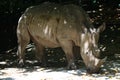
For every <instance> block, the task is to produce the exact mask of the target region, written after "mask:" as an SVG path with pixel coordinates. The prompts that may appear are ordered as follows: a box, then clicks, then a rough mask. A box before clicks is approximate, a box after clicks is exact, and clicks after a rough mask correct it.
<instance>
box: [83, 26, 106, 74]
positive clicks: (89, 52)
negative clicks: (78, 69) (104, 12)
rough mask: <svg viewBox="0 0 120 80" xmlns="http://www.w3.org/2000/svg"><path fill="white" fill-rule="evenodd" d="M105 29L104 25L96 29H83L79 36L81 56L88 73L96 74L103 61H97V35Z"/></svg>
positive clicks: (98, 52) (98, 51)
mask: <svg viewBox="0 0 120 80" xmlns="http://www.w3.org/2000/svg"><path fill="white" fill-rule="evenodd" d="M104 29H105V24H103V25H101V26H100V27H99V28H98V29H96V28H89V29H85V28H84V33H83V34H81V56H82V58H83V61H84V63H85V65H86V67H87V72H88V73H97V72H99V70H100V67H101V65H102V64H103V63H104V61H105V59H106V58H105V59H99V58H98V57H99V54H100V50H99V48H98V40H99V34H100V32H101V31H102V30H104Z"/></svg>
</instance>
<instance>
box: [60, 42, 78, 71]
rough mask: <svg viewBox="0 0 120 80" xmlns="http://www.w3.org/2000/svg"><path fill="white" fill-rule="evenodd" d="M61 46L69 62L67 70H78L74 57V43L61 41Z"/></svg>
mask: <svg viewBox="0 0 120 80" xmlns="http://www.w3.org/2000/svg"><path fill="white" fill-rule="evenodd" d="M60 45H61V47H62V49H63V50H64V52H65V55H66V58H67V61H68V65H67V68H68V69H76V68H77V67H76V65H75V61H74V55H73V42H72V41H69V40H61V41H60Z"/></svg>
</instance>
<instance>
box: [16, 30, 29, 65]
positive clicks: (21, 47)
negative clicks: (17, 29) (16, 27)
mask: <svg viewBox="0 0 120 80" xmlns="http://www.w3.org/2000/svg"><path fill="white" fill-rule="evenodd" d="M17 37H18V51H17V55H18V56H19V62H18V63H19V64H18V65H19V67H20V66H21V67H22V66H23V65H24V58H25V48H26V46H27V44H28V43H29V41H30V37H29V34H28V32H27V30H26V29H24V30H23V31H21V33H17Z"/></svg>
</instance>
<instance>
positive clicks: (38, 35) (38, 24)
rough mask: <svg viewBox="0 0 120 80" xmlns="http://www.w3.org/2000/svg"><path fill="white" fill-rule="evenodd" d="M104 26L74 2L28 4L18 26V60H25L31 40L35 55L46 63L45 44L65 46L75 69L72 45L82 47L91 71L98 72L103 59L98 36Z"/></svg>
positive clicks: (64, 48)
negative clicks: (93, 23)
mask: <svg viewBox="0 0 120 80" xmlns="http://www.w3.org/2000/svg"><path fill="white" fill-rule="evenodd" d="M101 30H103V26H101V27H99V28H98V29H95V28H94V27H93V25H92V24H91V22H90V19H89V16H88V15H87V14H86V12H85V11H84V10H83V9H82V8H80V7H78V6H75V5H72V4H69V5H59V4H54V3H43V4H40V5H38V6H33V7H29V8H27V10H26V11H25V13H24V14H23V15H22V16H21V17H20V19H19V22H18V27H17V37H18V55H19V59H20V61H19V63H20V64H23V63H24V55H25V54H24V50H25V47H26V45H27V44H28V43H29V42H30V40H32V41H33V42H34V43H35V46H36V50H37V54H36V57H37V59H38V60H39V61H41V62H42V63H43V64H45V63H46V59H45V55H44V52H43V51H44V48H45V47H50V48H55V47H62V49H63V50H64V52H65V54H66V58H67V61H68V66H67V67H68V68H69V69H76V65H75V63H74V56H73V54H74V52H73V46H78V47H80V49H81V50H80V51H81V52H80V54H81V56H82V58H83V61H84V63H85V65H86V67H87V68H88V72H90V73H94V72H97V71H98V70H99V68H100V66H101V65H102V63H103V61H102V60H100V59H98V58H97V57H96V56H95V55H99V49H98V45H97V43H98V39H99V32H100V31H101Z"/></svg>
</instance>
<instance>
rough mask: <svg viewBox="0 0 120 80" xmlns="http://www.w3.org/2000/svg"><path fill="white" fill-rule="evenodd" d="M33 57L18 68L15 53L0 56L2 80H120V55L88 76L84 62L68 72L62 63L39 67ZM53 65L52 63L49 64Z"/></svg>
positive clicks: (110, 59) (109, 59)
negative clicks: (22, 66)
mask: <svg viewBox="0 0 120 80" xmlns="http://www.w3.org/2000/svg"><path fill="white" fill-rule="evenodd" d="M32 56H33V55H30V56H29V57H28V58H26V64H25V65H26V66H25V67H24V68H18V67H17V62H18V61H17V59H18V57H17V55H16V53H15V52H10V53H9V52H7V53H6V54H0V80H120V55H116V57H114V59H113V57H112V58H109V57H108V59H107V61H106V62H105V63H104V65H102V66H101V70H102V71H101V72H100V73H99V74H91V75H90V74H87V73H86V69H85V66H84V64H83V62H82V61H79V62H80V63H79V65H80V67H79V69H77V70H67V69H66V68H65V66H62V64H61V63H60V62H57V63H55V65H59V66H57V67H55V66H54V65H52V66H49V67H47V68H45V67H40V66H38V65H37V60H35V59H34V58H33V57H32ZM53 63H54V62H53ZM49 64H51V63H49Z"/></svg>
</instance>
